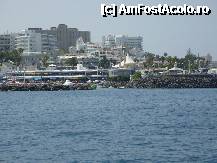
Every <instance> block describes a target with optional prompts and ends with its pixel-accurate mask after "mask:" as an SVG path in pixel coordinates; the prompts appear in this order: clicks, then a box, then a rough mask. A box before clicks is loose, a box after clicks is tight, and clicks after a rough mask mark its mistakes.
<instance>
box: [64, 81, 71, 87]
mask: <svg viewBox="0 0 217 163" xmlns="http://www.w3.org/2000/svg"><path fill="white" fill-rule="evenodd" d="M72 84H73V83H72V82H70V80H66V81H65V83H64V84H63V85H65V86H69V85H72Z"/></svg>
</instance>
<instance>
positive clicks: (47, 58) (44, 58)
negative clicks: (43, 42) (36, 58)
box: [41, 55, 49, 67]
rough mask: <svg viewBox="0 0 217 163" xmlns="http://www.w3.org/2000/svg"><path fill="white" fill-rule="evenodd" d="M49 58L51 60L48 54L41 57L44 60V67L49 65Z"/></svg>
mask: <svg viewBox="0 0 217 163" xmlns="http://www.w3.org/2000/svg"><path fill="white" fill-rule="evenodd" d="M48 60H49V56H48V55H45V56H43V57H42V58H41V62H42V65H43V67H48Z"/></svg>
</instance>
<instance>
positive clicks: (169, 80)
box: [0, 75, 217, 91]
mask: <svg viewBox="0 0 217 163" xmlns="http://www.w3.org/2000/svg"><path fill="white" fill-rule="evenodd" d="M99 86H101V87H102V88H109V87H112V88H217V76H216V75H168V76H166V75H162V76H150V77H145V78H143V79H139V80H133V81H105V82H103V83H100V84H99ZM96 87H97V85H96V84H93V83H76V84H73V85H64V84H62V83H59V82H52V83H25V84H24V83H19V84H17V83H10V84H1V85H0V91H61V90H94V89H96Z"/></svg>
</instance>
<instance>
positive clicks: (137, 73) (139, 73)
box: [132, 71, 142, 80]
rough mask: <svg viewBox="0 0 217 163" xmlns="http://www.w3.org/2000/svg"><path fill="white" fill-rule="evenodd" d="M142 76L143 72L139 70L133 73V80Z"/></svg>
mask: <svg viewBox="0 0 217 163" xmlns="http://www.w3.org/2000/svg"><path fill="white" fill-rule="evenodd" d="M141 78H142V73H141V72H139V71H137V72H135V73H134V74H133V75H132V80H139V79H141Z"/></svg>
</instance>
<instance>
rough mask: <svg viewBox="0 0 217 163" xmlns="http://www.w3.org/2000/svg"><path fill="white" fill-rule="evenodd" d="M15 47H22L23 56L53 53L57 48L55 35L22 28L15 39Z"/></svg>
mask: <svg viewBox="0 0 217 163" xmlns="http://www.w3.org/2000/svg"><path fill="white" fill-rule="evenodd" d="M15 42H16V43H15V46H16V49H19V48H22V49H23V50H24V52H23V55H24V56H31V55H40V54H53V53H54V52H55V50H56V49H57V46H56V44H57V39H56V36H54V35H51V34H41V33H39V32H35V31H34V30H24V31H22V33H20V34H19V35H18V36H17V37H16V39H15Z"/></svg>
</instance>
